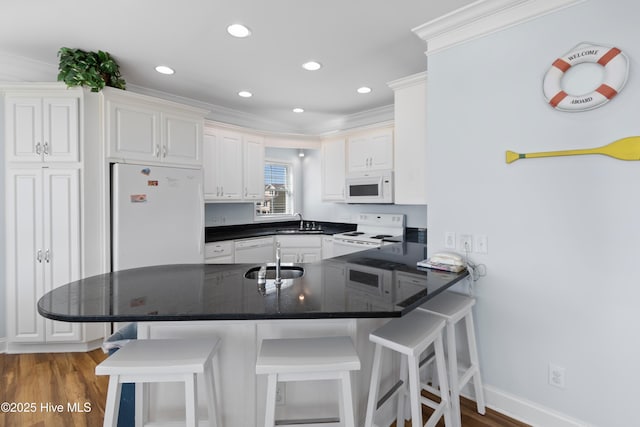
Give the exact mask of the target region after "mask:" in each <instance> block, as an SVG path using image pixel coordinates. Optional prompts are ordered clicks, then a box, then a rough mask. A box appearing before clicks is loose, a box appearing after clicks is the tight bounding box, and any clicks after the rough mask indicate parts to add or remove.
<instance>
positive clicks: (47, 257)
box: [44, 249, 51, 262]
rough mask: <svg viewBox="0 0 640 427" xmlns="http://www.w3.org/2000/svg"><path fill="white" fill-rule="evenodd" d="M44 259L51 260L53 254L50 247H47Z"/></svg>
mask: <svg viewBox="0 0 640 427" xmlns="http://www.w3.org/2000/svg"><path fill="white" fill-rule="evenodd" d="M44 260H45V261H46V262H50V261H51V254H50V253H49V249H47V250H46V251H44Z"/></svg>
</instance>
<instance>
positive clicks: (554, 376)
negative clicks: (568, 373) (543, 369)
mask: <svg viewBox="0 0 640 427" xmlns="http://www.w3.org/2000/svg"><path fill="white" fill-rule="evenodd" d="M564 377H565V368H564V367H562V366H558V365H556V364H553V363H549V384H550V385H552V386H554V387H558V388H565V378H564Z"/></svg>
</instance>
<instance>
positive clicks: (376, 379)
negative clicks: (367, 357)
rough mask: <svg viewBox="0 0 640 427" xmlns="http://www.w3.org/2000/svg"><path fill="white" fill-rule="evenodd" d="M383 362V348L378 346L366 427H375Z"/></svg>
mask: <svg viewBox="0 0 640 427" xmlns="http://www.w3.org/2000/svg"><path fill="white" fill-rule="evenodd" d="M381 362H382V346H381V345H380V344H376V347H375V350H374V352H373V366H372V368H371V385H370V386H369V399H368V402H367V415H366V417H365V420H364V425H365V427H371V426H372V425H373V414H375V412H376V406H377V405H378V389H379V388H380V365H381Z"/></svg>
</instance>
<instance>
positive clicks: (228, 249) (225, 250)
mask: <svg viewBox="0 0 640 427" xmlns="http://www.w3.org/2000/svg"><path fill="white" fill-rule="evenodd" d="M229 255H233V240H227V241H224V242H211V243H205V245H204V257H205V258H217V257H223V256H229Z"/></svg>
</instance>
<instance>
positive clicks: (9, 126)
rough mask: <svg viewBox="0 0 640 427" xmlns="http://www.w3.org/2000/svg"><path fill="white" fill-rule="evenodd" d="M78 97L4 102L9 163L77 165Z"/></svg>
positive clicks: (9, 98) (12, 98)
mask: <svg viewBox="0 0 640 427" xmlns="http://www.w3.org/2000/svg"><path fill="white" fill-rule="evenodd" d="M78 100H79V95H78V94H77V92H74V93H72V94H69V95H65V94H64V92H63V91H60V93H59V94H55V95H53V94H52V96H42V97H38V96H32V95H31V96H20V95H11V96H7V97H6V98H5V109H6V121H5V123H6V135H5V137H6V156H7V157H6V158H7V161H8V162H78V161H80V151H79V149H78V147H79V137H78V135H79V107H78Z"/></svg>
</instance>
